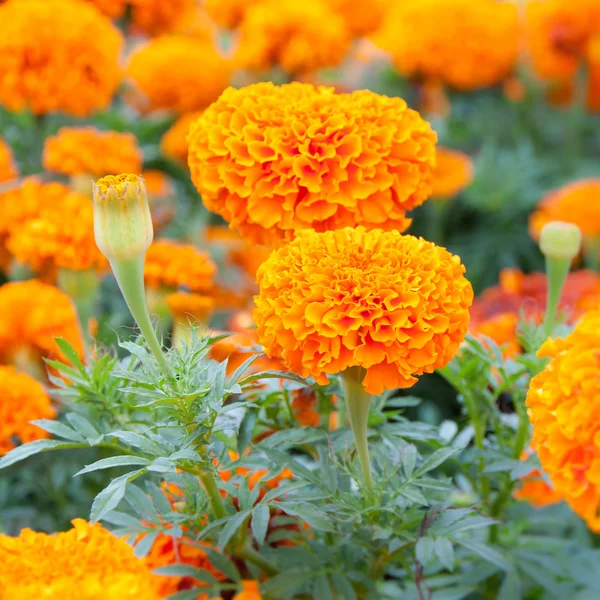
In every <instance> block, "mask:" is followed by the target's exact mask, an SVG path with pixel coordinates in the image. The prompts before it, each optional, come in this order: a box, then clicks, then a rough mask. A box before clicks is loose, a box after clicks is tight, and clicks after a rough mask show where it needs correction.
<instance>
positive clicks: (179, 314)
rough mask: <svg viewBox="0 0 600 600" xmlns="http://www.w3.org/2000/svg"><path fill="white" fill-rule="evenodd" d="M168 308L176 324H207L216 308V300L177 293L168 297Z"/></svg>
mask: <svg viewBox="0 0 600 600" xmlns="http://www.w3.org/2000/svg"><path fill="white" fill-rule="evenodd" d="M167 306H168V307H169V311H170V312H171V315H172V316H173V319H174V320H175V321H176V322H183V323H187V322H191V323H194V321H200V322H201V323H203V322H205V321H206V320H207V319H208V317H210V315H211V314H212V312H213V310H214V308H215V299H214V298H211V297H210V296H202V295H201V294H188V293H186V292H177V293H175V294H170V295H169V296H167Z"/></svg>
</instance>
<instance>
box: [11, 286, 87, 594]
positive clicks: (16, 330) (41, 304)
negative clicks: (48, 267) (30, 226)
mask: <svg viewBox="0 0 600 600" xmlns="http://www.w3.org/2000/svg"><path fill="white" fill-rule="evenodd" d="M16 315H18V318H15V316H16ZM55 337H61V338H65V339H66V340H68V341H69V342H70V343H71V344H72V345H73V347H74V348H75V350H76V351H77V352H78V353H79V354H80V355H81V354H82V353H83V342H82V339H81V332H80V329H79V324H78V321H77V314H76V312H75V308H74V306H73V303H72V302H71V299H70V298H69V296H67V295H66V294H65V293H64V292H62V291H61V290H59V289H58V288H56V287H54V286H52V285H47V284H45V283H41V282H40V281H37V280H35V279H33V280H30V281H17V282H14V283H5V284H4V285H2V286H0V362H3V363H11V362H13V361H14V360H17V358H18V357H19V356H20V354H21V353H22V352H25V353H28V354H33V355H37V357H39V358H41V357H49V358H57V357H58V356H59V351H58V346H57V345H56V342H55V341H54V338H55ZM0 589H1V588H0Z"/></svg>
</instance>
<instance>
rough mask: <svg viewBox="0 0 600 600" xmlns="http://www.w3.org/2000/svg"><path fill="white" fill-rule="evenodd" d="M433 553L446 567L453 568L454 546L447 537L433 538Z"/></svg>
mask: <svg viewBox="0 0 600 600" xmlns="http://www.w3.org/2000/svg"><path fill="white" fill-rule="evenodd" d="M435 554H436V556H437V557H438V558H439V559H440V562H441V563H442V565H443V566H444V567H445V568H446V569H448V570H449V571H452V570H453V569H454V547H453V546H452V542H451V541H450V540H449V539H447V538H441V537H439V538H437V539H436V540H435Z"/></svg>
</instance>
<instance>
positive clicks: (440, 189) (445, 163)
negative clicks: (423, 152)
mask: <svg viewBox="0 0 600 600" xmlns="http://www.w3.org/2000/svg"><path fill="white" fill-rule="evenodd" d="M472 181H473V161H472V160H471V158H470V157H469V156H467V155H466V154H464V153H463V152H457V151H456V150H448V149H447V148H438V149H437V163H436V166H435V170H434V171H433V192H432V194H431V196H432V198H439V199H448V198H453V197H454V196H456V195H457V194H459V193H460V192H462V191H463V190H464V189H465V188H467V187H469V185H470V184H471V182H472Z"/></svg>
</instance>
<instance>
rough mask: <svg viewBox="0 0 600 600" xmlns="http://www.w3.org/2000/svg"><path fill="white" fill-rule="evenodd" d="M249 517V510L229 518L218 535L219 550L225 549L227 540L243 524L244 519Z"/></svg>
mask: <svg viewBox="0 0 600 600" xmlns="http://www.w3.org/2000/svg"><path fill="white" fill-rule="evenodd" d="M249 516H250V511H249V510H244V511H242V512H239V513H236V514H235V515H233V516H232V517H229V519H228V521H227V523H226V524H225V526H224V527H223V529H222V530H221V533H220V534H219V539H218V542H217V545H218V546H219V548H225V546H227V543H228V542H229V540H230V539H231V538H232V537H233V535H234V534H235V533H236V531H237V530H238V529H239V528H240V527H241V526H242V525H243V524H244V522H245V521H246V519H247V518H248V517H249Z"/></svg>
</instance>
